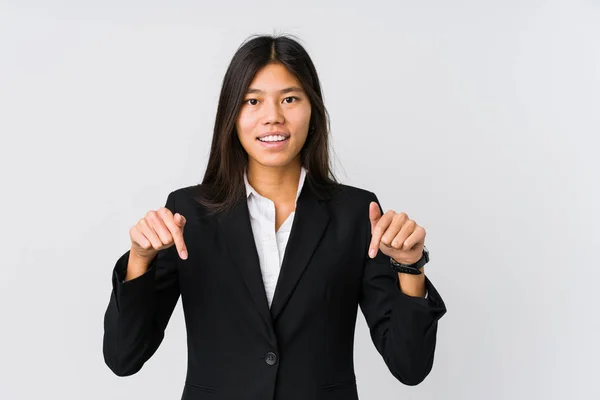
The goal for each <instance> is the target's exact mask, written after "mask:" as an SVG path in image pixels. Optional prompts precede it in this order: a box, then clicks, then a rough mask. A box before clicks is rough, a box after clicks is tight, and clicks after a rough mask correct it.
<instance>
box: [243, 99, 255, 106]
mask: <svg viewBox="0 0 600 400" xmlns="http://www.w3.org/2000/svg"><path fill="white" fill-rule="evenodd" d="M244 104H248V105H249V106H255V105H256V104H258V100H256V99H248V100H246V101H244Z"/></svg>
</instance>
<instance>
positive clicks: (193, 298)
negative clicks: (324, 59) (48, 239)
mask: <svg viewBox="0 0 600 400" xmlns="http://www.w3.org/2000/svg"><path fill="white" fill-rule="evenodd" d="M328 128H329V124H328V119H327V112H326V110H325V107H324V105H323V100H322V95H321V88H320V83H319V79H318V76H317V72H316V70H315V67H314V65H313V63H312V61H311V59H310V57H309V56H308V54H307V53H306V51H305V50H304V49H303V47H302V46H301V45H300V44H299V43H297V42H296V41H295V40H293V39H291V38H289V37H270V36H259V37H254V38H252V39H250V40H248V41H246V42H245V43H244V44H243V45H242V46H241V47H240V48H239V49H238V51H237V52H236V54H235V55H234V57H233V59H232V61H231V64H230V65H229V68H228V70H227V72H226V75H225V78H224V82H223V87H222V91H221V96H220V99H219V106H218V110H217V116H216V123H215V129H214V134H213V140H212V147H211V151H210V157H209V161H208V166H207V170H206V174H205V176H204V179H203V181H202V183H201V184H198V185H194V186H189V187H185V188H180V189H177V190H175V191H173V192H171V193H170V194H169V195H168V197H167V200H166V205H165V207H162V208H160V209H158V210H155V211H149V212H148V213H147V214H146V215H145V216H144V217H143V218H141V219H140V220H139V221H138V222H137V224H136V225H135V226H133V227H132V228H131V230H130V237H131V248H130V249H129V250H128V251H127V252H126V253H125V254H123V255H122V256H121V257H120V258H119V259H118V260H117V262H116V265H115V267H114V270H113V280H112V284H113V291H112V294H111V298H110V303H109V305H108V308H107V310H106V314H105V319H104V344H103V351H104V357H105V361H106V364H107V365H108V366H109V367H110V369H111V370H112V371H113V372H114V373H115V374H117V375H119V376H126V375H131V374H134V373H136V372H137V371H138V370H140V368H141V367H142V365H143V364H144V363H145V362H146V361H147V360H148V359H149V358H150V357H151V356H152V355H153V354H154V352H155V351H156V350H157V348H158V347H159V345H160V343H161V341H162V339H163V337H164V330H165V328H166V326H167V323H168V321H169V319H170V317H171V314H172V312H173V308H174V307H175V305H176V303H177V301H178V298H179V296H180V295H181V298H182V305H183V310H184V315H185V321H186V329H187V344H188V372H187V377H186V383H185V387H184V389H183V394H182V399H185V400H192V399H260V400H264V399H281V400H293V399H303V400H306V399H344V400H348V399H358V394H357V386H356V381H355V374H354V365H353V346H354V328H355V324H356V316H357V310H358V306H360V308H361V310H362V312H363V314H364V316H365V318H366V321H367V323H368V326H369V328H370V333H371V337H372V339H373V343H374V344H375V346H376V348H377V350H378V351H379V353H380V354H381V355H382V357H383V359H384V360H385V362H386V364H387V366H388V367H389V370H390V372H391V373H392V374H393V375H394V376H395V377H396V378H397V379H398V380H399V381H401V382H403V383H405V384H407V385H416V384H418V383H420V382H421V381H422V380H423V379H424V378H425V377H426V376H427V375H428V374H429V372H430V370H431V368H432V364H433V357H434V351H435V343H436V333H437V321H438V320H439V318H441V317H442V315H443V314H444V313H445V312H446V308H445V305H444V302H443V301H442V299H441V297H440V295H439V294H438V293H437V291H436V290H435V288H434V287H433V285H432V284H431V282H430V281H429V280H428V279H427V278H426V277H425V274H424V271H423V264H424V263H426V262H427V261H428V259H429V258H428V253H427V250H426V248H425V244H424V242H425V230H424V229H423V228H422V227H420V226H419V225H417V224H416V222H415V221H413V220H411V219H409V218H408V216H407V215H406V214H405V213H396V212H394V211H391V210H390V211H387V212H386V213H385V214H383V215H382V210H381V207H380V204H379V201H378V199H377V197H376V196H375V194H373V193H372V192H370V191H368V190H364V189H360V188H356V187H352V186H348V185H343V184H340V183H338V182H337V181H336V180H335V178H334V177H333V175H332V173H331V171H330V166H329V149H328Z"/></svg>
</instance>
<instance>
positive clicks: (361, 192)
mask: <svg viewBox="0 0 600 400" xmlns="http://www.w3.org/2000/svg"><path fill="white" fill-rule="evenodd" d="M331 201H332V202H334V203H337V202H342V203H351V204H357V203H360V204H364V203H365V202H367V203H369V202H371V201H378V200H377V196H376V195H375V193H373V192H372V191H370V190H368V189H365V188H360V187H357V186H351V185H346V184H339V190H338V191H337V192H336V194H335V195H333V196H332V197H331Z"/></svg>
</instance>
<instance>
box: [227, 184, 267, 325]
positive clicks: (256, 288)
mask: <svg viewBox="0 0 600 400" xmlns="http://www.w3.org/2000/svg"><path fill="white" fill-rule="evenodd" d="M218 220H219V224H220V226H221V230H222V231H223V234H224V237H225V240H226V241H227V245H228V247H229V249H230V254H231V257H233V259H234V262H235V265H236V267H237V269H238V271H239V272H240V275H241V276H242V279H243V280H244V282H245V284H246V287H247V288H248V291H249V292H250V295H251V296H252V299H253V300H254V303H255V304H256V307H257V310H258V313H259V314H260V316H261V318H262V319H263V320H264V321H265V323H266V324H267V326H268V327H269V328H270V329H271V330H272V329H273V322H272V320H271V314H270V313H269V303H268V302H267V295H266V292H265V286H264V283H263V281H262V273H261V271H260V262H259V260H258V252H257V251H256V244H255V242H254V235H253V233H252V225H250V213H249V211H248V199H247V198H246V197H245V196H244V198H243V200H242V201H239V202H238V203H237V204H236V205H235V206H234V207H233V208H232V209H231V210H230V211H229V212H227V213H223V214H220V215H219V217H218Z"/></svg>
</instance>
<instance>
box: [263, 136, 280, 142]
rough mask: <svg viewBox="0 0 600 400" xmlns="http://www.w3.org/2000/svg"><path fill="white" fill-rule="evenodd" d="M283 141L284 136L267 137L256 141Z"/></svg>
mask: <svg viewBox="0 0 600 400" xmlns="http://www.w3.org/2000/svg"><path fill="white" fill-rule="evenodd" d="M285 139H286V137H285V136H281V135H269V136H265V137H263V138H259V139H258V140H260V141H261V142H281V141H283V140H285Z"/></svg>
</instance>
